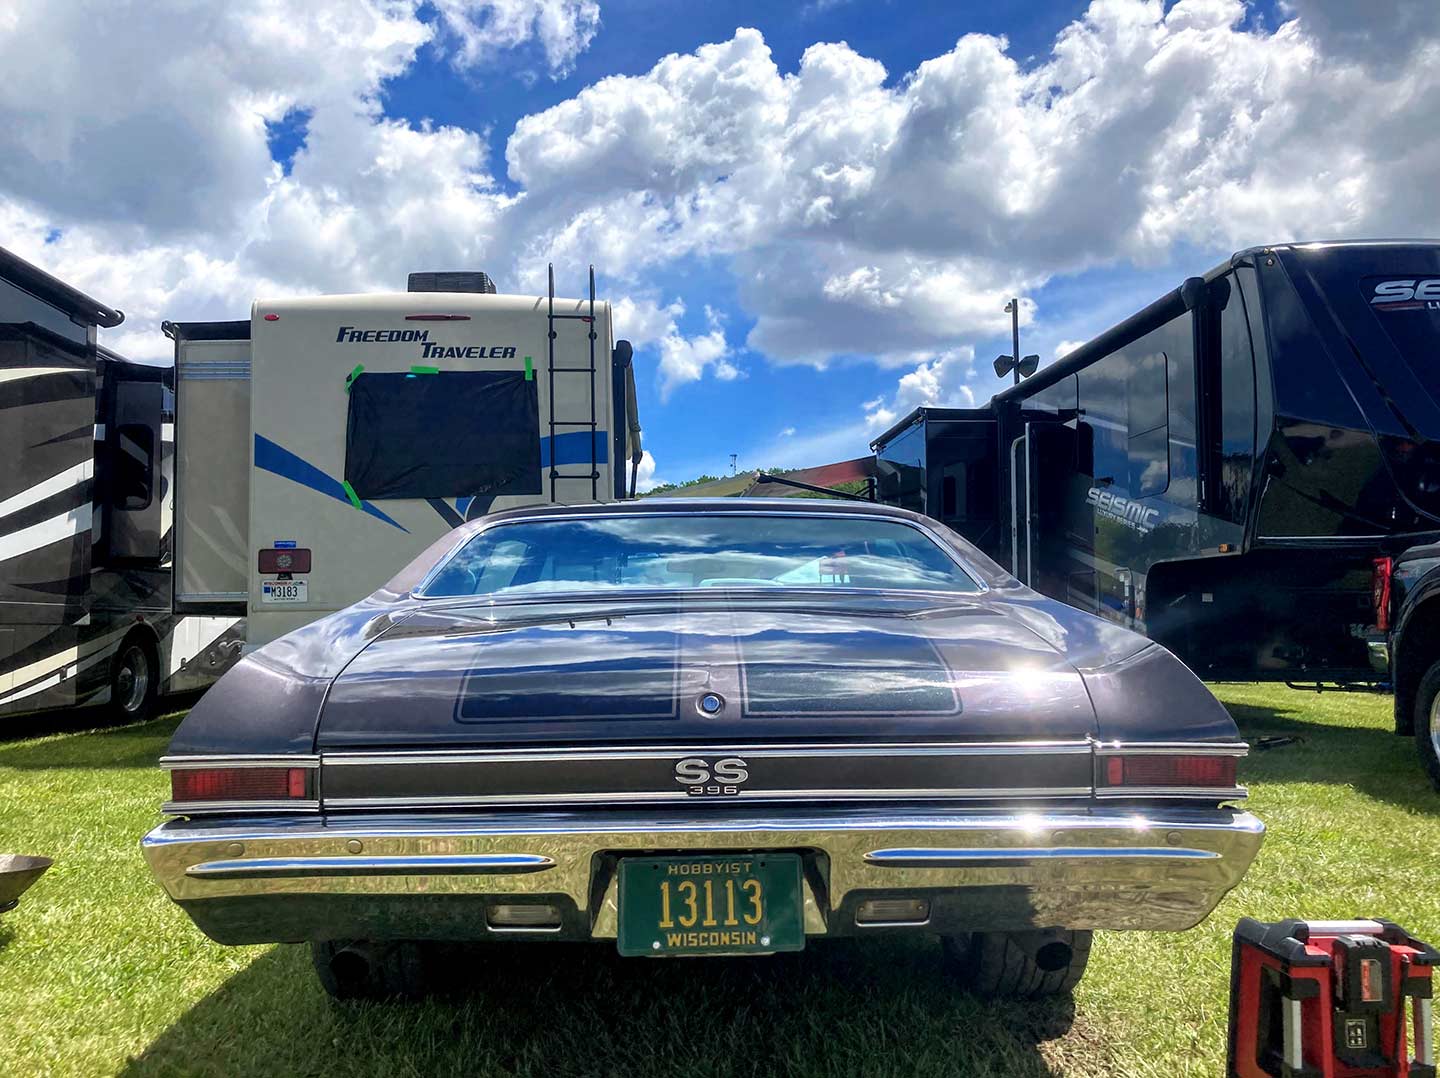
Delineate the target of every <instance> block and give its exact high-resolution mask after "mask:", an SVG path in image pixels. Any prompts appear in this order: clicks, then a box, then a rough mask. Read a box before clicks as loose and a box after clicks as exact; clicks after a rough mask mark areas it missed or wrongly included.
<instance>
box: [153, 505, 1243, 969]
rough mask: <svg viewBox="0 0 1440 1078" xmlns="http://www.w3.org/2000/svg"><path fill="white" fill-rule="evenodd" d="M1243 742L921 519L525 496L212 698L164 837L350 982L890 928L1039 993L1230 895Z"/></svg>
mask: <svg viewBox="0 0 1440 1078" xmlns="http://www.w3.org/2000/svg"><path fill="white" fill-rule="evenodd" d="M1244 753H1245V745H1244V743H1243V742H1242V741H1240V740H1239V739H1238V737H1237V734H1236V728H1235V725H1234V723H1233V722H1232V721H1231V718H1230V716H1229V714H1228V713H1227V712H1226V711H1225V709H1224V708H1223V707H1222V706H1221V705H1220V704H1219V703H1218V702H1217V701H1216V700H1215V698H1214V697H1213V696H1211V694H1210V693H1209V692H1208V691H1207V690H1206V688H1205V687H1204V686H1203V685H1202V684H1201V683H1200V682H1199V681H1198V680H1197V679H1196V678H1195V677H1194V675H1193V674H1191V673H1190V671H1189V670H1188V669H1186V668H1185V667H1184V666H1183V665H1182V664H1181V663H1180V662H1179V661H1178V660H1176V659H1175V658H1174V657H1173V656H1172V655H1170V653H1169V652H1167V651H1165V650H1164V649H1163V648H1161V647H1159V646H1157V645H1155V644H1153V643H1151V642H1149V641H1148V640H1146V639H1144V638H1143V637H1140V636H1137V635H1135V634H1133V633H1131V632H1129V631H1127V630H1125V629H1122V628H1119V627H1117V626H1115V625H1113V624H1111V623H1109V622H1106V621H1104V620H1101V619H1100V618H1096V617H1093V616H1090V615H1088V614H1085V613H1082V612H1080V611H1077V610H1075V609H1073V608H1071V607H1068V606H1065V605H1064V604H1062V603H1058V602H1054V601H1052V600H1050V599H1047V598H1045V597H1043V596H1041V595H1039V594H1037V593H1035V592H1033V591H1031V590H1030V589H1028V588H1026V587H1024V586H1023V585H1021V584H1020V583H1019V582H1018V581H1016V580H1015V579H1014V578H1012V577H1011V576H1009V575H1008V574H1007V573H1005V572H1004V571H1003V570H1002V569H1000V568H999V567H998V566H997V565H995V564H994V563H992V562H991V561H989V560H988V559H987V558H986V557H985V556H984V555H982V554H980V553H979V552H978V551H976V550H975V549H974V548H973V547H971V546H970V545H969V544H968V543H967V542H965V541H964V540H963V539H961V538H960V537H959V536H957V535H955V534H954V533H952V532H950V531H948V530H947V529H945V528H944V527H942V526H941V525H939V524H938V523H936V522H935V521H933V520H929V519H927V518H925V517H921V516H918V515H916V514H914V513H909V512H906V511H904V510H901V509H893V508H887V507H880V506H874V505H870V504H868V503H856V502H839V501H822V500H814V501H790V502H785V503H777V502H776V501H774V500H770V499H765V500H751V501H745V500H734V501H729V500H727V501H688V502H687V501H679V500H676V501H663V502H662V501H640V502H629V503H621V504H615V505H605V506H585V507H574V508H566V507H545V508H530V509H521V510H515V511H512V512H505V513H498V514H495V515H494V516H490V517H485V518H484V519H481V520H477V521H474V522H471V523H469V524H466V525H464V526H462V527H460V528H458V529H456V530H455V531H454V532H453V533H451V534H450V535H449V536H448V537H446V538H445V539H444V540H442V541H441V542H439V543H437V544H435V545H434V546H433V547H432V548H431V549H430V550H428V551H427V552H426V553H425V554H423V555H422V556H421V557H419V558H417V559H416V560H415V561H414V562H413V563H411V564H410V565H409V566H407V567H406V568H405V569H404V570H403V571H402V572H401V573H400V574H399V575H398V576H396V577H395V578H394V579H393V580H391V581H390V582H389V583H388V584H387V585H386V586H385V587H383V588H382V589H380V590H379V591H377V592H375V593H374V594H373V595H371V596H369V597H368V598H366V599H364V600H363V601H361V602H359V603H356V604H355V605H354V606H352V607H350V608H349V609H346V610H343V611H341V612H339V613H336V614H334V615H331V616H329V617H325V618H323V619H321V620H320V621H317V622H315V623H313V624H311V625H309V626H307V627H305V628H302V629H299V630H297V631H295V632H293V633H291V634H289V635H288V636H285V637H282V638H281V639H279V640H276V641H275V642H274V643H272V644H269V645H267V646H266V647H264V648H261V649H260V650H258V651H255V652H254V653H252V654H251V655H249V656H248V657H246V658H245V659H244V660H243V661H242V662H241V663H239V665H237V666H236V667H235V668H234V669H232V670H231V671H230V672H229V673H227V674H226V675H225V676H224V677H223V678H221V679H220V681H219V682H218V683H217V684H216V685H215V686H214V687H213V688H212V689H211V690H210V691H209V693H208V694H207V695H206V696H205V697H204V698H203V699H202V700H201V701H200V702H199V703H198V704H197V705H196V707H195V708H194V710H192V711H191V713H190V714H189V716H188V717H187V718H186V719H185V720H184V722H183V723H181V725H180V727H179V729H178V730H177V731H176V733H175V736H174V740H173V741H172V742H171V744H170V747H169V750H168V755H166V756H165V757H164V758H163V760H162V761H161V764H162V766H163V767H165V768H167V769H169V772H170V778H171V784H172V796H171V799H170V801H169V802H168V803H166V804H165V806H164V811H165V812H166V813H167V814H169V815H171V816H173V817H175V818H174V819H172V820H170V821H169V822H167V823H164V824H162V825H161V826H159V827H157V828H156V829H155V830H154V831H152V832H151V833H150V834H149V835H148V836H146V837H145V839H144V842H143V846H144V853H145V856H146V858H147V859H148V861H149V863H150V866H151V868H152V869H153V871H154V873H155V875H156V876H157V878H158V879H159V881H160V883H161V884H162V885H163V886H164V888H165V889H166V891H168V892H169V894H170V896H171V897H172V898H173V899H174V900H175V901H176V902H177V903H179V904H180V905H181V906H182V907H183V908H184V909H185V911H186V912H187V913H188V914H189V915H190V917H191V918H192V919H193V920H194V922H195V923H196V924H197V925H198V926H199V927H200V929H201V930H202V931H204V932H205V933H206V934H207V935H209V936H210V937H211V938H212V939H214V940H217V941H219V942H220V943H227V944H246V943H262V942H271V941H291V942H309V943H310V944H311V945H312V948H313V953H314V957H315V963H316V968H317V971H318V972H319V974H320V977H321V980H322V981H323V983H324V984H325V987H326V988H327V989H328V990H329V991H330V992H332V993H333V994H336V995H340V996H358V995H386V994H396V993H408V992H413V991H417V990H418V989H419V981H420V972H419V971H422V970H423V968H424V966H425V962H426V961H427V958H426V956H427V955H431V954H434V953H435V950H434V945H435V944H436V943H439V942H443V941H486V940H494V941H499V940H510V941H542V940H605V941H609V942H610V945H611V946H616V947H618V949H619V951H620V953H621V954H624V955H637V956H659V957H664V956H670V955H697V954H698V955H713V954H740V953H770V952H780V951H795V950H799V949H800V948H802V947H805V946H806V945H807V944H808V943H810V942H812V941H815V940H819V939H823V938H825V937H838V936H856V935H859V936H868V935H876V936H880V935H885V934H889V933H930V934H933V935H937V936H939V937H941V939H942V940H943V941H944V945H945V948H946V951H947V953H948V954H949V956H950V958H951V960H952V961H953V962H954V964H955V966H956V968H957V970H958V972H959V973H960V974H961V976H962V978H963V979H964V980H965V981H966V982H967V983H968V984H969V985H970V986H971V987H972V988H973V989H975V990H977V991H980V992H986V993H1008V994H1015V995H1027V996H1033V995H1040V994H1045V993H1051V992H1059V991H1065V990H1068V989H1069V988H1070V987H1072V986H1073V985H1074V984H1075V983H1076V982H1077V981H1078V980H1079V978H1080V976H1081V974H1082V972H1083V971H1084V968H1085V962H1086V957H1087V955H1088V951H1089V946H1090V938H1091V932H1092V930H1095V929H1149V930H1161V931H1179V930H1181V929H1186V928H1189V927H1191V926H1192V925H1195V924H1196V923H1198V922H1199V921H1201V920H1203V919H1204V918H1205V917H1206V916H1207V915H1208V914H1209V913H1210V911H1211V910H1212V909H1213V908H1214V906H1215V904H1216V903H1217V902H1218V901H1219V900H1220V898H1221V896H1223V895H1224V894H1225V893H1226V892H1227V891H1228V890H1229V889H1230V888H1231V887H1233V886H1234V885H1235V884H1236V883H1237V882H1238V881H1239V880H1240V878H1241V876H1242V875H1243V874H1244V872H1245V870H1246V868H1247V867H1248V866H1249V864H1250V861H1251V859H1252V858H1253V857H1254V855H1255V853H1256V851H1257V849H1258V848H1259V845H1260V841H1261V837H1262V834H1263V830H1264V829H1263V827H1262V825H1261V824H1260V822H1259V821H1258V820H1256V819H1255V818H1254V817H1253V816H1251V815H1249V814H1248V813H1246V812H1244V811H1242V810H1240V809H1239V808H1236V807H1234V803H1235V802H1236V801H1238V800H1240V799H1241V798H1243V797H1244V796H1245V791H1244V790H1243V789H1242V788H1241V787H1240V786H1238V785H1237V781H1236V762H1237V760H1238V758H1239V757H1241V756H1242V755H1244Z"/></svg>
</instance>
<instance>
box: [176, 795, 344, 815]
mask: <svg viewBox="0 0 1440 1078" xmlns="http://www.w3.org/2000/svg"><path fill="white" fill-rule="evenodd" d="M160 811H161V812H163V813H165V814H166V815H167V816H190V815H193V814H194V813H197V812H319V811H320V802H319V801H316V800H314V799H313V798H312V799H310V800H308V801H302V800H301V799H299V798H294V799H292V800H285V801H166V802H165V803H164V804H163V805H161V806H160Z"/></svg>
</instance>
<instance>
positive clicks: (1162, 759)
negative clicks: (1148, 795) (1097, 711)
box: [1105, 755, 1235, 789]
mask: <svg viewBox="0 0 1440 1078" xmlns="http://www.w3.org/2000/svg"><path fill="white" fill-rule="evenodd" d="M1105 785H1106V786H1198V787H1204V788H1205V789H1229V788H1231V787H1233V786H1234V785H1235V757H1233V756H1178V755H1177V756H1111V757H1110V758H1109V759H1108V760H1106V761H1105Z"/></svg>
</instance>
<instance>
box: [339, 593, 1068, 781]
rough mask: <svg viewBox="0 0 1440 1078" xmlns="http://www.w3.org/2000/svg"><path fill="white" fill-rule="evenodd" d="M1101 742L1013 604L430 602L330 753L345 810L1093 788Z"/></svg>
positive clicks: (350, 704)
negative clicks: (1094, 748)
mask: <svg viewBox="0 0 1440 1078" xmlns="http://www.w3.org/2000/svg"><path fill="white" fill-rule="evenodd" d="M1094 733H1095V721H1094V712H1093V709H1092V708H1091V706H1090V703H1089V699H1088V696H1087V695H1086V692H1085V688H1084V686H1083V684H1082V682H1081V679H1080V677H1079V675H1078V674H1077V673H1076V672H1075V670H1074V669H1072V668H1071V667H1070V666H1069V665H1068V664H1067V663H1066V662H1065V661H1064V660H1063V658H1062V657H1061V656H1060V655H1059V654H1058V653H1057V651H1056V650H1055V649H1054V648H1053V647H1052V646H1051V645H1049V644H1047V643H1045V642H1044V641H1042V640H1041V639H1040V637H1039V636H1037V635H1036V634H1035V633H1034V632H1032V631H1031V630H1029V629H1028V628H1026V627H1025V625H1024V624H1023V623H1022V622H1021V621H1020V620H1019V619H1017V618H1015V617H1013V616H1010V615H1009V614H1007V612H1006V610H1005V608H1004V605H1003V604H997V603H991V602H988V601H986V600H985V599H984V598H983V597H967V598H965V599H964V600H951V599H949V598H947V599H946V600H944V601H941V602H937V601H935V600H933V599H925V600H881V599H864V600H854V601H850V602H847V603H845V604H843V605H836V602H835V600H834V599H833V598H828V599H822V598H815V597H811V598H809V599H805V598H802V597H788V598H786V599H784V600H764V599H762V600H743V599H735V598H732V597H725V596H717V597H714V598H710V597H706V598H702V599H688V598H687V599H663V600H643V601H641V600H628V601H625V602H614V601H609V602H605V603H603V604H602V603H564V604H556V603H544V604H537V603H528V604H517V605H506V606H501V605H496V604H444V605H436V606H434V607H428V608H426V609H424V610H422V611H421V612H418V613H416V614H414V615H412V616H411V617H409V618H407V619H406V620H405V621H404V622H403V623H401V624H398V625H394V626H391V627H390V628H389V629H387V630H386V631H385V632H384V633H383V634H381V635H380V636H379V637H378V638H377V639H376V640H375V641H373V642H372V643H371V644H370V646H369V647H367V648H366V649H365V651H364V652H362V653H361V654H360V655H359V656H358V657H357V658H356V659H355V660H354V661H353V662H352V663H351V664H350V665H349V666H348V667H347V668H346V670H345V671H344V672H343V673H342V674H341V675H340V677H338V678H337V679H336V680H335V683H334V684H333V685H332V687H331V690H330V694H329V697H328V698H327V700H326V704H325V709H324V713H323V715H322V718H321V722H320V729H319V739H318V740H319V747H320V749H321V752H322V759H323V765H322V766H323V768H324V775H323V782H322V786H323V789H324V791H325V798H326V800H327V803H329V804H331V805H332V806H337V807H338V806H345V805H349V806H352V807H365V806H369V805H373V804H378V803H390V802H392V801H394V800H395V799H404V800H408V801H411V802H413V803H434V804H458V803H465V804H473V803H510V802H513V801H526V800H555V799H557V798H558V799H560V800H566V799H573V800H637V799H644V800H649V799H652V796H653V797H655V798H656V799H670V798H674V797H702V796H712V795H710V794H707V793H705V792H704V791H706V790H709V789H711V788H714V789H715V790H716V791H717V792H716V793H715V794H714V795H713V796H717V797H726V796H738V795H741V794H743V795H745V796H778V795H780V794H785V793H789V794H795V795H796V796H799V795H801V794H805V795H809V796H820V795H821V794H825V795H826V796H830V797H844V796H845V795H846V792H847V791H857V790H858V791H862V792H863V791H870V792H871V793H873V794H874V795H876V796H880V795H883V794H885V793H886V792H887V791H888V792H889V793H890V794H891V795H893V796H928V795H932V794H933V795H934V796H948V795H950V794H953V793H956V792H970V793H975V792H981V791H983V792H988V793H990V794H1004V795H1015V794H1017V793H1024V794H1026V795H1029V794H1035V795H1037V796H1039V795H1043V794H1044V792H1046V791H1051V792H1053V791H1057V790H1065V791H1069V792H1070V793H1071V794H1076V793H1079V794H1084V793H1088V791H1089V788H1090V784H1091V764H1090V756H1089V747H1088V742H1089V740H1090V738H1091V737H1092V736H1093V735H1094ZM736 758H738V759H739V760H740V761H741V763H740V764H733V763H732V764H728V765H726V764H724V763H723V761H725V760H728V759H736ZM697 760H698V762H694V761H697ZM762 760H763V761H766V762H765V763H764V764H763V765H762V764H761V763H760V761H762ZM686 761H690V762H689V763H686ZM682 764H683V765H684V766H683V767H682V766H681V765H682ZM741 771H744V772H746V773H747V774H746V778H745V779H742V780H739V781H726V778H725V777H726V776H727V775H729V776H734V775H735V774H737V773H738V772H741ZM692 779H693V780H695V781H690V780H692ZM731 787H733V788H734V789H733V790H732V791H730V792H726V790H727V788H731ZM697 788H698V789H699V790H700V791H701V792H698V793H697V792H692V791H694V790H696V789H697ZM662 795H663V796H662Z"/></svg>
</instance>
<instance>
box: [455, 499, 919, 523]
mask: <svg viewBox="0 0 1440 1078" xmlns="http://www.w3.org/2000/svg"><path fill="white" fill-rule="evenodd" d="M714 512H726V513H736V512H740V513H745V512H763V513H769V514H773V513H783V514H785V515H787V516H790V515H802V514H818V515H823V514H825V513H842V514H847V515H852V516H853V515H854V514H856V513H863V514H865V515H867V516H876V517H897V518H901V519H904V520H927V519H928V518H926V517H922V516H921V515H920V514H919V513H912V512H911V511H910V510H908V509H900V508H898V507H897V506H893V505H881V504H880V503H879V502H867V501H860V500H853V501H852V500H850V499H840V498H663V499H655V500H651V499H648V498H636V499H630V500H626V501H621V502H588V503H586V504H584V505H528V506H525V507H523V508H520V509H504V510H500V511H499V512H495V513H491V514H489V515H488V516H486V517H485V518H484V520H486V521H490V522H493V521H497V520H520V519H526V518H532V517H533V518H545V517H556V516H559V517H565V516H594V515H595V514H596V513H649V514H652V515H665V516H673V515H675V514H677V513H702V514H703V513H714ZM473 523H478V521H477V522H473ZM931 523H933V521H931Z"/></svg>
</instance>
